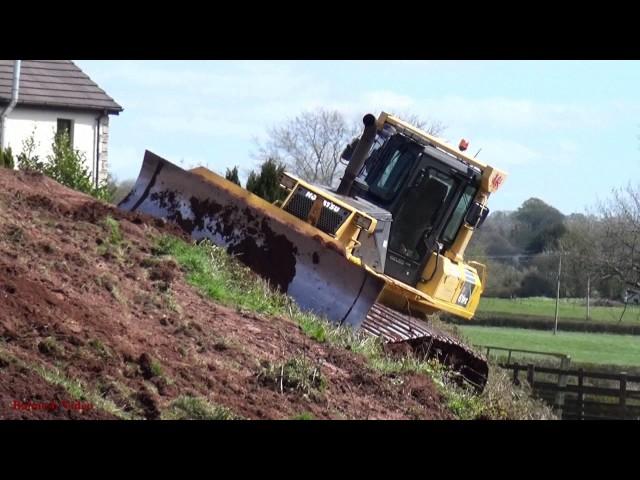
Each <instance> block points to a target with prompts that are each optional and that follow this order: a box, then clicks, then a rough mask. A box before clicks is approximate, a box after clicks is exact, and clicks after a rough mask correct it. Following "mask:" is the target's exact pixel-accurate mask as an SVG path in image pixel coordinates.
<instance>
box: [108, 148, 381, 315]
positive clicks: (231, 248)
mask: <svg viewBox="0 0 640 480" xmlns="http://www.w3.org/2000/svg"><path fill="white" fill-rule="evenodd" d="M200 170H201V172H200V174H196V173H194V172H189V171H185V170H183V169H181V168H180V167H178V166H176V165H174V164H172V163H171V162H168V161H167V160H164V159H163V158H161V157H159V156H157V155H155V154H153V153H151V152H149V151H147V152H145V156H144V162H143V165H142V168H141V170H140V175H139V176H138V179H137V180H136V183H135V185H134V187H133V190H132V191H131V192H130V193H129V195H128V196H127V197H126V198H125V199H124V200H123V201H122V202H121V203H120V204H119V205H118V206H119V208H121V209H123V210H129V211H138V212H142V213H146V214H148V215H151V216H153V217H156V218H163V219H166V220H168V221H170V222H173V223H175V224H177V225H178V226H180V227H181V228H182V229H183V230H184V231H185V232H186V233H188V234H189V235H191V237H192V238H193V239H194V240H200V239H205V238H206V239H209V240H210V241H211V242H212V243H214V244H216V245H219V246H222V247H225V248H226V250H227V251H228V252H229V253H230V254H232V255H234V256H237V257H238V258H239V260H241V261H242V262H243V263H245V264H246V265H247V266H249V267H250V268H251V269H252V270H254V271H255V272H256V273H258V274H259V275H261V276H263V277H265V278H266V279H268V280H269V282H270V283H271V284H272V285H275V286H276V287H278V288H279V289H280V290H281V291H282V292H285V293H287V294H289V295H290V296H291V297H293V299H295V300H296V302H297V303H298V305H300V307H301V308H303V309H305V310H310V311H312V312H314V313H316V314H318V315H321V316H324V317H326V318H327V319H328V320H330V321H332V322H334V323H338V324H348V325H351V326H353V327H358V326H359V325H360V324H361V323H362V322H363V321H364V319H365V317H366V315H367V312H368V311H369V309H370V308H371V306H372V305H373V304H374V302H375V301H376V298H377V297H378V295H379V293H380V291H381V290H382V287H383V285H384V281H383V280H382V279H380V278H379V277H377V276H375V275H373V274H371V273H368V272H367V271H366V270H365V269H364V268H362V267H360V266H358V265H356V264H354V263H352V262H350V261H349V260H348V259H347V257H346V253H345V251H344V248H343V247H342V246H341V245H340V244H338V243H336V242H335V241H334V240H333V239H332V238H331V237H329V236H328V235H325V234H324V233H323V232H320V231H318V230H317V229H315V228H313V227H312V226H310V225H308V224H307V223H304V222H303V221H301V220H300V219H298V218H296V217H294V216H293V215H290V214H289V213H287V212H285V211H284V210H282V209H279V208H277V207H276V206H274V205H272V204H270V203H268V202H266V201H265V200H263V199H261V198H260V197H258V196H256V195H253V194H252V193H250V192H248V191H247V190H244V189H243V188H241V187H239V186H237V185H236V184H234V183H232V182H229V181H228V180H226V179H224V178H222V177H220V176H218V175H216V174H214V173H212V172H210V171H208V170H206V169H200Z"/></svg>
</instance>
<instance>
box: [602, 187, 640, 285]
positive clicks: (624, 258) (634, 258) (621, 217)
mask: <svg viewBox="0 0 640 480" xmlns="http://www.w3.org/2000/svg"><path fill="white" fill-rule="evenodd" d="M599 211H600V214H601V223H602V234H601V239H600V242H599V243H600V247H599V255H598V263H599V267H600V270H601V271H602V273H603V275H604V276H610V277H616V278H618V279H620V280H621V281H622V282H624V284H626V285H627V286H629V287H633V288H635V289H638V288H640V189H639V188H638V187H634V186H632V185H627V186H626V187H624V188H619V189H616V190H614V191H613V195H612V197H611V198H610V199H609V200H607V201H605V202H601V203H600V205H599Z"/></svg>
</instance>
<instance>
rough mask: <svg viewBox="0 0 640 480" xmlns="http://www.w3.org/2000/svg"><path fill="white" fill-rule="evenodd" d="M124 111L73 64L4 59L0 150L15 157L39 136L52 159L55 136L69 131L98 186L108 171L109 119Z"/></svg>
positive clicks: (39, 151)
mask: <svg viewBox="0 0 640 480" xmlns="http://www.w3.org/2000/svg"><path fill="white" fill-rule="evenodd" d="M122 110H123V109H122V107H121V106H120V105H118V104H117V103H116V102H115V101H114V100H113V98H111V97H110V96H109V95H107V94H106V93H105V91H104V90H102V89H101V88H100V87H98V85H97V84H96V83H95V82H93V81H92V80H91V79H90V78H89V77H88V76H87V75H86V74H85V73H84V72H83V71H82V70H80V68H78V67H77V66H76V65H75V64H74V63H73V62H72V61H70V60H0V147H2V148H7V147H10V148H11V150H12V152H13V155H14V157H16V156H17V154H19V153H20V152H21V151H22V145H23V141H24V140H25V139H27V138H29V137H30V136H31V135H33V136H34V139H35V141H36V152H35V153H36V155H38V156H39V157H40V159H42V160H44V159H46V158H47V155H50V154H51V144H52V142H53V139H54V136H55V133H56V132H58V131H60V130H62V129H67V130H68V131H69V135H70V138H71V141H72V144H73V147H74V148H75V149H78V150H80V151H81V152H83V153H84V154H85V157H86V159H87V164H88V165H87V166H88V167H89V170H90V171H91V173H92V176H93V179H94V181H95V182H96V183H98V182H100V181H101V180H103V179H104V178H106V176H107V173H108V162H107V160H108V152H109V149H108V143H109V115H113V114H115V115H118V114H119V113H120V112H121V111H122Z"/></svg>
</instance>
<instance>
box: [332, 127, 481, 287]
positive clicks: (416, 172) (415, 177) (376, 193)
mask: <svg viewBox="0 0 640 480" xmlns="http://www.w3.org/2000/svg"><path fill="white" fill-rule="evenodd" d="M350 151H351V152H352V151H353V145H351V146H350V147H348V148H347V149H346V150H345V153H344V154H343V158H345V159H347V160H348V159H349V157H350ZM481 176H482V172H481V171H480V170H479V169H478V168H476V167H473V166H471V165H468V164H466V163H463V162H462V161H460V160H459V159H457V158H456V157H454V156H453V155H450V154H448V153H446V152H443V151H442V150H439V149H437V148H435V147H434V146H433V145H431V144H428V143H426V142H424V141H421V139H416V138H412V137H409V136H407V135H405V134H403V133H400V132H397V131H396V130H395V128H394V127H393V126H391V125H388V124H385V125H384V128H383V129H382V130H379V131H378V132H377V133H376V138H375V140H374V142H373V145H372V147H371V149H370V151H369V154H368V156H367V157H366V159H365V161H364V164H363V166H362V168H361V169H360V171H359V173H358V175H357V176H356V178H355V181H354V183H353V187H352V190H351V192H350V193H351V195H352V196H355V197H356V198H361V199H364V200H366V201H368V202H370V203H372V204H374V205H376V206H378V207H381V208H383V209H385V210H387V211H389V212H390V213H391V214H392V218H393V221H392V225H391V231H390V235H389V242H388V247H387V257H386V261H385V263H384V265H385V266H384V273H385V274H387V275H389V276H391V277H393V278H396V279H398V280H400V281H402V282H404V283H407V284H410V285H416V284H417V283H418V281H420V275H421V273H422V272H423V270H424V267H425V266H426V263H427V261H428V260H429V258H430V256H431V254H432V253H433V252H434V251H435V252H438V254H440V253H443V252H444V251H446V250H447V249H448V248H450V247H451V245H452V244H453V242H454V240H455V239H456V236H457V235H458V231H459V229H460V227H461V225H462V222H463V221H465V218H466V220H467V222H468V223H472V225H473V226H474V227H476V228H477V227H479V226H480V224H481V223H482V222H483V221H484V218H486V216H487V214H488V209H482V210H481V211H480V212H477V211H476V209H474V208H472V206H473V204H474V198H475V196H476V193H477V191H478V188H479V186H480V179H481ZM474 216H475V217H478V218H473V219H471V218H470V217H474Z"/></svg>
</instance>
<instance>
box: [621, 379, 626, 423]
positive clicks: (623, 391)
mask: <svg viewBox="0 0 640 480" xmlns="http://www.w3.org/2000/svg"><path fill="white" fill-rule="evenodd" d="M620 410H621V411H622V418H623V420H624V419H625V418H626V417H627V372H620Z"/></svg>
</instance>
